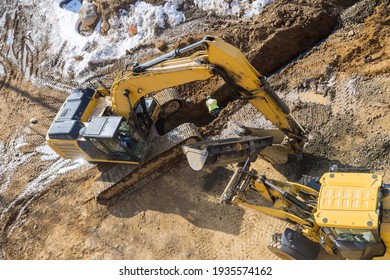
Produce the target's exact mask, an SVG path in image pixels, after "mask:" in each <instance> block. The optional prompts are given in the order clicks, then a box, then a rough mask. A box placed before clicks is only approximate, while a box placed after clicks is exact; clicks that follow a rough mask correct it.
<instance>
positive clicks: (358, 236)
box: [332, 228, 376, 243]
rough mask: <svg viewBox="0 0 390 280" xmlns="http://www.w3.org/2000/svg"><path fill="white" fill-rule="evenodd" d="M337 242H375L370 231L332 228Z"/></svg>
mask: <svg viewBox="0 0 390 280" xmlns="http://www.w3.org/2000/svg"><path fill="white" fill-rule="evenodd" d="M332 230H333V232H334V234H335V239H336V240H337V241H354V242H364V243H367V242H376V240H375V236H374V233H373V232H372V230H367V229H348V228H332Z"/></svg>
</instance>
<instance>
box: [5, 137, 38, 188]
mask: <svg viewBox="0 0 390 280" xmlns="http://www.w3.org/2000/svg"><path fill="white" fill-rule="evenodd" d="M25 145H26V142H25V140H24V137H23V136H19V137H11V138H10V140H9V141H8V142H7V143H3V142H0V170H1V173H0V193H2V192H4V191H5V190H6V189H7V188H8V186H9V183H10V182H11V179H12V176H13V175H14V173H15V171H16V170H18V169H19V167H20V166H21V165H22V164H24V163H25V162H26V161H27V160H28V159H30V158H31V156H33V153H22V152H21V151H20V148H21V147H23V146H25Z"/></svg>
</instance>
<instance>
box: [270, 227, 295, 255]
mask: <svg viewBox="0 0 390 280" xmlns="http://www.w3.org/2000/svg"><path fill="white" fill-rule="evenodd" d="M267 247H268V250H270V251H271V253H273V254H274V255H275V256H277V257H278V258H280V259H282V260H294V258H293V257H291V256H290V255H288V254H287V253H285V252H283V251H282V234H281V233H274V234H273V235H272V236H271V240H270V241H269V242H268V246H267Z"/></svg>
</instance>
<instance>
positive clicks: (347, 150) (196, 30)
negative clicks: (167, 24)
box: [0, 0, 390, 260]
mask: <svg viewBox="0 0 390 280" xmlns="http://www.w3.org/2000/svg"><path fill="white" fill-rule="evenodd" d="M96 2H104V1H96ZM113 2H115V1H113ZM117 2H118V1H117ZM119 2H122V3H125V2H131V1H119ZM148 2H156V3H157V2H159V1H148ZM160 2H161V1H160ZM156 3H155V4H156ZM2 5H3V6H2ZM18 5H22V4H20V3H19V2H16V1H5V3H4V4H0V11H1V13H2V15H5V24H4V26H5V27H6V28H5V30H4V31H1V32H0V35H1V37H0V40H1V41H0V49H1V55H0V62H1V64H0V70H1V71H0V113H1V119H0V131H1V132H0V156H1V159H0V167H1V169H2V170H1V171H0V172H1V175H0V259H27V260H31V259H88V260H90V259H99V260H100V259H142V260H144V259H158V260H165V259H182V260H187V259H190V260H193V259H202V260H214V259H243V260H246V259H266V260H274V259H278V258H277V257H276V256H274V255H273V254H272V253H270V252H269V251H268V249H267V243H268V241H269V239H270V237H271V235H272V234H273V233H274V232H283V230H284V228H285V227H286V226H288V223H287V222H285V221H281V220H279V219H277V218H273V217H269V216H267V215H264V214H261V213H259V212H256V211H253V210H250V209H246V208H240V207H236V206H228V205H223V204H221V203H220V202H219V196H220V195H221V194H222V192H223V190H224V188H225V186H226V184H227V182H228V180H229V178H230V176H231V175H232V173H233V170H234V166H227V167H220V168H216V169H214V170H213V171H212V172H206V171H194V170H192V169H191V168H190V167H189V165H188V163H187V161H186V159H185V157H184V156H183V157H181V158H180V159H179V160H177V161H176V162H175V163H174V164H173V165H172V166H171V168H170V170H169V171H168V172H167V173H166V174H163V175H161V176H159V177H157V178H156V179H154V180H153V181H152V182H150V183H147V184H146V185H145V186H143V187H142V188H140V189H139V190H137V191H136V192H133V193H128V194H124V195H122V196H121V197H119V198H118V199H116V201H115V203H113V204H112V205H110V206H108V207H105V206H100V205H99V204H97V203H96V201H95V196H94V181H95V179H96V177H97V176H98V175H99V171H98V169H97V168H96V166H95V165H90V164H86V163H81V162H74V161H69V160H64V159H61V158H59V157H55V156H53V155H52V153H51V152H50V151H46V150H45V149H46V148H47V146H45V136H46V132H47V130H48V128H49V126H50V123H51V121H52V120H53V118H54V116H55V115H56V112H57V110H58V109H59V107H60V106H61V104H62V103H63V101H64V100H65V98H66V97H67V96H68V92H67V90H69V89H70V88H71V85H72V80H69V79H68V80H66V79H65V78H64V80H61V79H58V78H55V79H54V78H53V77H51V76H50V73H51V71H52V70H51V69H50V67H49V66H50V64H45V63H43V62H42V61H45V60H47V59H49V58H47V57H46V56H45V46H44V45H35V46H34V47H31V42H30V43H29V40H28V36H27V37H26V36H25V34H27V32H28V28H29V17H28V15H27V14H26V11H25V9H22V8H20V7H19V6H18ZM113 7H114V5H113ZM388 7H389V2H388V1H374V0H369V1H351V0H350V1H348V0H332V1H321V0H306V1H303V0H292V1H283V0H275V1H274V2H273V3H271V4H269V5H268V6H266V7H265V9H264V10H263V12H262V13H261V14H260V15H258V16H256V17H254V18H250V19H244V18H235V17H233V16H230V17H219V16H216V15H214V14H210V13H206V12H201V11H198V10H196V11H191V10H189V11H187V14H186V15H187V20H186V22H185V23H183V24H181V25H179V26H177V27H172V28H168V29H166V30H164V32H162V33H161V34H159V35H158V37H157V38H155V39H154V42H151V43H150V44H146V45H145V46H143V48H142V51H140V52H139V54H138V56H140V58H139V59H140V61H142V59H147V58H150V57H151V56H152V57H153V55H150V54H148V53H149V52H148V49H150V50H153V52H154V53H155V52H156V45H155V43H156V42H157V41H164V42H166V43H167V45H168V48H169V49H173V48H176V47H178V46H182V45H185V44H188V42H193V41H195V40H197V39H200V38H202V37H203V36H204V35H206V34H211V35H214V36H220V37H222V38H223V39H225V40H226V41H228V42H230V43H232V44H233V45H235V46H237V47H238V48H239V49H241V50H242V52H243V53H244V54H245V55H246V57H247V58H248V59H249V61H250V62H251V63H252V64H253V66H254V67H255V68H256V69H258V70H259V72H261V73H262V74H263V75H265V76H267V77H268V81H269V82H270V84H271V86H272V87H273V88H274V89H275V90H276V92H277V94H278V95H279V96H280V97H281V98H282V99H283V100H284V101H285V102H286V103H287V105H288V106H289V107H290V108H291V111H292V115H293V116H294V117H295V118H296V119H297V120H298V121H299V122H300V123H301V124H302V125H304V126H305V128H306V129H307V130H308V131H310V134H309V140H310V141H309V143H308V144H307V146H305V149H304V153H303V154H302V155H301V156H299V157H298V156H292V157H291V158H290V160H289V162H288V163H287V164H285V165H279V166H277V165H271V164H269V163H267V162H265V161H263V160H261V159H258V160H257V161H256V162H255V163H254V164H252V167H253V168H255V169H256V170H258V171H259V173H262V174H265V175H266V176H267V177H270V178H274V179H283V180H289V181H297V180H298V179H299V178H300V177H301V175H302V174H310V175H313V176H319V175H321V174H322V173H323V172H326V171H327V170H328V169H329V167H330V166H331V165H332V164H339V165H340V166H342V167H350V168H354V167H367V168H372V169H377V171H376V172H378V173H379V174H384V179H385V180H386V181H387V182H388V183H389V182H390V117H389V116H390V115H389V113H390V71H389V69H390V58H389V56H390V29H389V25H390V13H389V8H388ZM114 8H117V7H116V6H115V7H114ZM4 13H5V14H4ZM11 29H13V30H15V34H14V38H13V44H8V43H7V42H8V41H7V34H8V33H7V30H11ZM26 38H27V39H26ZM169 49H168V50H169ZM32 50H33V51H32ZM50 59H52V58H50ZM60 65H61V61H56V63H54V64H53V66H52V67H54V68H55V67H60ZM121 65H123V61H117V62H115V63H114V64H111V65H101V67H96V68H95V69H93V70H91V71H95V72H96V74H107V73H108V72H109V71H112V69H115V70H116V71H120V69H121V68H120V67H121ZM53 71H54V70H53ZM26 73H27V74H29V75H30V76H34V77H35V79H34V80H32V79H26V75H27V74H26ZM115 73H116V72H115ZM32 74H34V75H32ZM178 90H179V91H180V92H182V94H183V96H184V98H185V100H186V102H185V106H184V109H183V112H181V113H178V116H177V118H175V121H176V122H177V121H178V120H179V121H192V122H194V123H195V124H197V125H198V126H199V127H200V130H201V132H202V133H203V135H204V137H205V138H206V139H211V138H217V137H222V138H227V137H229V136H234V129H235V123H236V122H237V121H239V122H241V123H243V124H246V125H248V126H266V127H267V126H268V127H269V126H270V124H269V123H268V122H267V121H265V120H264V119H263V118H262V116H261V114H260V113H259V112H257V111H256V110H255V109H254V108H253V107H251V105H249V104H246V102H244V101H237V100H236V101H232V99H231V98H230V96H229V94H228V93H229V89H228V88H227V87H226V86H224V82H223V80H222V79H220V78H213V79H211V80H210V81H203V82H194V83H191V84H189V85H183V86H179V87H178ZM210 94H212V95H213V96H215V97H216V98H217V99H218V100H219V101H220V102H221V104H222V106H223V107H224V108H223V110H222V113H221V115H220V116H219V118H218V119H215V120H214V119H213V118H212V117H211V116H209V115H208V114H207V111H206V107H205V105H204V102H205V98H206V96H207V95H210ZM32 118H35V119H36V121H35V120H31V119H32ZM321 258H325V259H332V258H335V257H334V256H330V255H327V254H325V253H323V254H321Z"/></svg>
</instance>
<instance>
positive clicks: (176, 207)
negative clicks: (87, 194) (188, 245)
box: [107, 156, 245, 235]
mask: <svg viewBox="0 0 390 280" xmlns="http://www.w3.org/2000/svg"><path fill="white" fill-rule="evenodd" d="M232 174H233V172H232V171H230V170H228V169H226V168H224V167H219V168H216V169H214V170H213V172H212V173H207V172H205V171H194V170H192V169H191V168H190V166H189V165H188V163H187V161H186V159H185V157H184V156H182V158H181V159H180V160H179V161H178V162H177V163H176V164H175V165H174V166H172V168H171V169H170V170H169V171H168V172H167V173H165V174H164V175H161V176H159V177H157V178H156V179H154V180H153V181H152V182H150V183H148V184H146V185H144V186H143V187H142V188H140V189H139V190H137V191H135V192H132V193H128V194H126V193H125V194H123V195H121V196H120V197H119V198H117V199H116V200H115V202H114V203H113V204H111V205H110V206H108V207H107V209H108V211H109V212H110V214H112V215H114V216H116V217H119V218H123V219H126V218H127V219H131V218H132V217H134V216H136V215H138V214H139V213H142V212H145V211H156V212H160V213H167V214H168V213H169V214H174V215H178V216H181V217H183V218H184V219H186V220H187V221H188V222H190V223H191V224H193V225H194V226H196V227H199V228H206V229H211V230H216V231H221V232H225V233H228V234H233V235H238V234H239V233H240V228H241V223H242V220H243V215H244V212H245V211H244V210H243V209H241V208H238V207H232V206H228V205H224V204H222V203H221V202H220V201H219V197H220V195H221V193H222V192H223V190H224V188H225V186H226V184H227V183H228V181H229V179H230V177H231V176H232Z"/></svg>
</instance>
